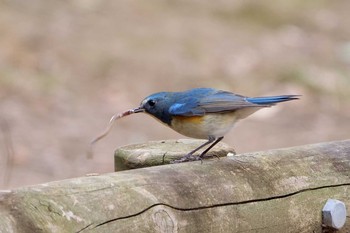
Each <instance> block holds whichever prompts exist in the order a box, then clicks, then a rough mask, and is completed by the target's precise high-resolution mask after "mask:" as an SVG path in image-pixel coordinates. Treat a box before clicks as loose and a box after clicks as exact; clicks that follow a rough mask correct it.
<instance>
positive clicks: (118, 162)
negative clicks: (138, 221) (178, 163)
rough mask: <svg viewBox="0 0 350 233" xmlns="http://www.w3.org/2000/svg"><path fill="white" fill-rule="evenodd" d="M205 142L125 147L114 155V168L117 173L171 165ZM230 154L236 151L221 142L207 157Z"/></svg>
mask: <svg viewBox="0 0 350 233" xmlns="http://www.w3.org/2000/svg"><path fill="white" fill-rule="evenodd" d="M205 142H206V140H194V139H179V140H164V141H151V142H147V143H144V144H132V145H127V146H123V147H120V148H118V149H117V150H116V152H115V154H114V168H115V171H122V170H128V169H134V168H142V167H152V166H158V165H164V164H169V163H170V161H173V160H176V159H180V158H182V157H183V156H185V155H186V154H188V153H189V152H190V151H192V150H193V149H195V148H197V147H199V146H200V145H202V144H203V143H205ZM201 151H203V150H201ZM199 153H200V152H199ZM199 153H196V154H195V155H197V154H199ZM228 153H231V154H235V150H234V149H233V148H232V147H230V146H229V145H227V144H225V143H223V142H220V143H218V144H217V145H215V147H214V148H212V149H211V150H210V151H209V152H208V153H207V157H210V156H213V157H225V156H227V154H228Z"/></svg>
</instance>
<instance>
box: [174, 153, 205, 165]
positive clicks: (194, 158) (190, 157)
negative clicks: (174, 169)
mask: <svg viewBox="0 0 350 233" xmlns="http://www.w3.org/2000/svg"><path fill="white" fill-rule="evenodd" d="M197 160H202V158H200V157H199V156H193V155H191V154H187V155H185V156H184V157H182V158H180V159H175V160H173V161H171V162H170V163H171V164H174V163H184V162H190V161H197Z"/></svg>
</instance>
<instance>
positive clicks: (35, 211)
mask: <svg viewBox="0 0 350 233" xmlns="http://www.w3.org/2000/svg"><path fill="white" fill-rule="evenodd" d="M328 198H334V199H338V200H341V201H343V202H344V203H345V204H346V206H347V208H348V209H349V207H350V140H347V141H338V142H329V143H320V144H314V145H305V146H300V147H293V148H285V149H279V150H271V151H263V152H256V153H248V154H241V155H238V156H231V157H225V158H221V159H220V160H218V159H212V160H205V161H204V162H203V163H201V162H200V161H198V162H190V163H184V164H174V165H164V166H156V167H150V168H142V169H135V170H129V171H122V172H117V173H112V174H106V175H101V176H94V177H81V178H75V179H70V180H62V181H57V182H51V183H46V184H41V185H35V186H30V187H24V188H19V189H15V190H10V191H2V192H0V231H1V232H251V233H253V232H266V233H273V232H276V233H281V232H296V233H300V232H305V233H306V232H307V233H309V232H323V231H324V230H323V229H322V227H321V224H322V223H321V221H322V216H321V211H322V208H323V206H324V204H325V203H326V201H327V199H328ZM349 222H350V221H347V223H346V224H345V227H344V228H342V229H341V230H340V231H339V232H350V230H349V229H350V228H349Z"/></svg>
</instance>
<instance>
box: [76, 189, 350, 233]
mask: <svg viewBox="0 0 350 233" xmlns="http://www.w3.org/2000/svg"><path fill="white" fill-rule="evenodd" d="M342 186H350V183H341V184H334V185H325V186H319V187H313V188H306V189H300V190H298V191H295V192H291V193H287V194H283V195H277V196H271V197H265V198H258V199H251V200H245V201H239V202H228V203H221V204H220V203H219V204H213V205H207V206H199V207H192V208H181V207H176V206H172V205H169V204H166V203H155V204H153V205H150V206H148V207H147V208H145V209H143V210H141V211H139V212H137V213H134V214H130V215H126V216H121V217H118V218H113V219H110V220H107V221H104V222H102V223H99V224H97V225H95V226H94V227H92V228H90V227H91V226H92V225H93V223H91V224H89V225H88V226H86V227H84V228H82V229H81V230H79V231H77V233H80V232H82V231H84V230H87V229H88V228H90V229H96V228H98V227H101V226H103V225H106V224H108V223H111V222H115V221H118V220H122V219H127V218H132V217H136V216H138V215H141V214H143V213H145V212H146V211H148V210H150V209H152V208H154V207H156V206H166V207H169V208H171V209H174V210H179V211H186V212H187V211H197V210H203V209H209V208H216V207H223V206H234V205H242V204H248V203H253V202H264V201H270V200H277V199H282V198H287V197H291V196H294V195H298V194H300V193H304V192H310V191H315V190H321V189H327V188H336V187H342Z"/></svg>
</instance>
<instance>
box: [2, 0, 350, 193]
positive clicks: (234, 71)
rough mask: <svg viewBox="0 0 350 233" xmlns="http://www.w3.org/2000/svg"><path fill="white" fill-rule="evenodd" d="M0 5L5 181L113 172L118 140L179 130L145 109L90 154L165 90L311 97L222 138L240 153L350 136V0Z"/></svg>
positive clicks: (19, 1) (20, 1)
mask: <svg viewBox="0 0 350 233" xmlns="http://www.w3.org/2000/svg"><path fill="white" fill-rule="evenodd" d="M0 7H1V8H0V11H1V13H0V35H1V36H0V113H1V114H0V126H1V131H0V169H1V170H0V178H1V180H0V188H12V187H17V186H22V185H28V184H34V183H39V182H47V181H52V180H58V179H65V178H69V177H75V176H82V175H85V174H86V173H92V172H99V173H104V172H112V171H113V151H114V149H115V148H116V147H119V146H122V145H125V144H130V143H138V142H144V141H148V140H159V139H170V138H182V137H183V136H181V135H179V134H177V133H175V132H172V131H171V130H170V129H168V128H166V127H164V126H162V125H161V124H159V123H158V122H156V121H155V120H154V119H152V118H151V117H148V116H146V115H143V114H139V115H134V116H130V117H128V118H124V119H122V120H120V121H119V122H118V124H117V125H116V126H115V127H114V130H113V132H112V133H111V135H109V137H107V138H106V139H105V140H103V141H101V142H100V143H99V144H98V145H97V146H96V148H95V158H94V159H93V160H87V159H86V157H85V152H86V149H87V144H88V142H89V141H90V140H91V139H92V138H93V137H94V136H96V135H97V134H98V133H99V132H100V131H101V130H102V129H103V128H104V127H105V126H106V124H107V122H108V120H109V118H110V117H111V115H112V114H114V113H116V112H121V111H124V110H126V109H129V108H132V107H136V106H138V104H139V102H140V101H141V100H142V99H143V97H145V96H147V95H148V94H150V93H153V92H158V91H164V90H171V91H176V90H185V89H189V88H193V87H215V88H220V89H225V90H230V91H234V92H236V93H240V94H244V95H250V96H258V95H274V94H301V95H303V96H302V98H301V100H299V101H294V102H289V103H284V104H281V105H280V106H279V107H274V108H271V109H267V110H266V111H265V110H264V111H260V112H258V113H256V114H255V115H254V116H252V117H250V118H249V119H247V120H245V121H243V122H241V123H240V124H238V125H237V127H236V128H235V129H234V130H233V131H232V132H231V133H230V134H229V135H227V137H226V138H225V140H224V141H225V142H227V143H229V144H232V145H234V146H235V148H236V150H237V151H238V152H247V151H256V150H265V149H272V148H279V147H287V146H294V145H302V144H308V143H316V142H321V141H330V140H341V139H347V138H349V131H350V124H349V119H350V104H349V100H350V76H349V74H350V40H349V38H350V27H349V23H350V14H349V9H350V1H347V0H339V1H302V0H290V1H272V0H267V1H263V2H261V1H260V2H259V1H254V0H251V1H226V0H223V1H195V0H192V1H159V0H153V1H141V0H132V1H124V0H122V1H106V0H100V1H95V0H75V1H44V0H31V1H26V0H15V1H6V0H5V1H1V2H0ZM12 151H13V152H12ZM9 155H12V160H10V162H6V161H7V158H8V156H9ZM11 161H12V162H11ZM9 171H10V173H9ZM6 177H7V178H6Z"/></svg>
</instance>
